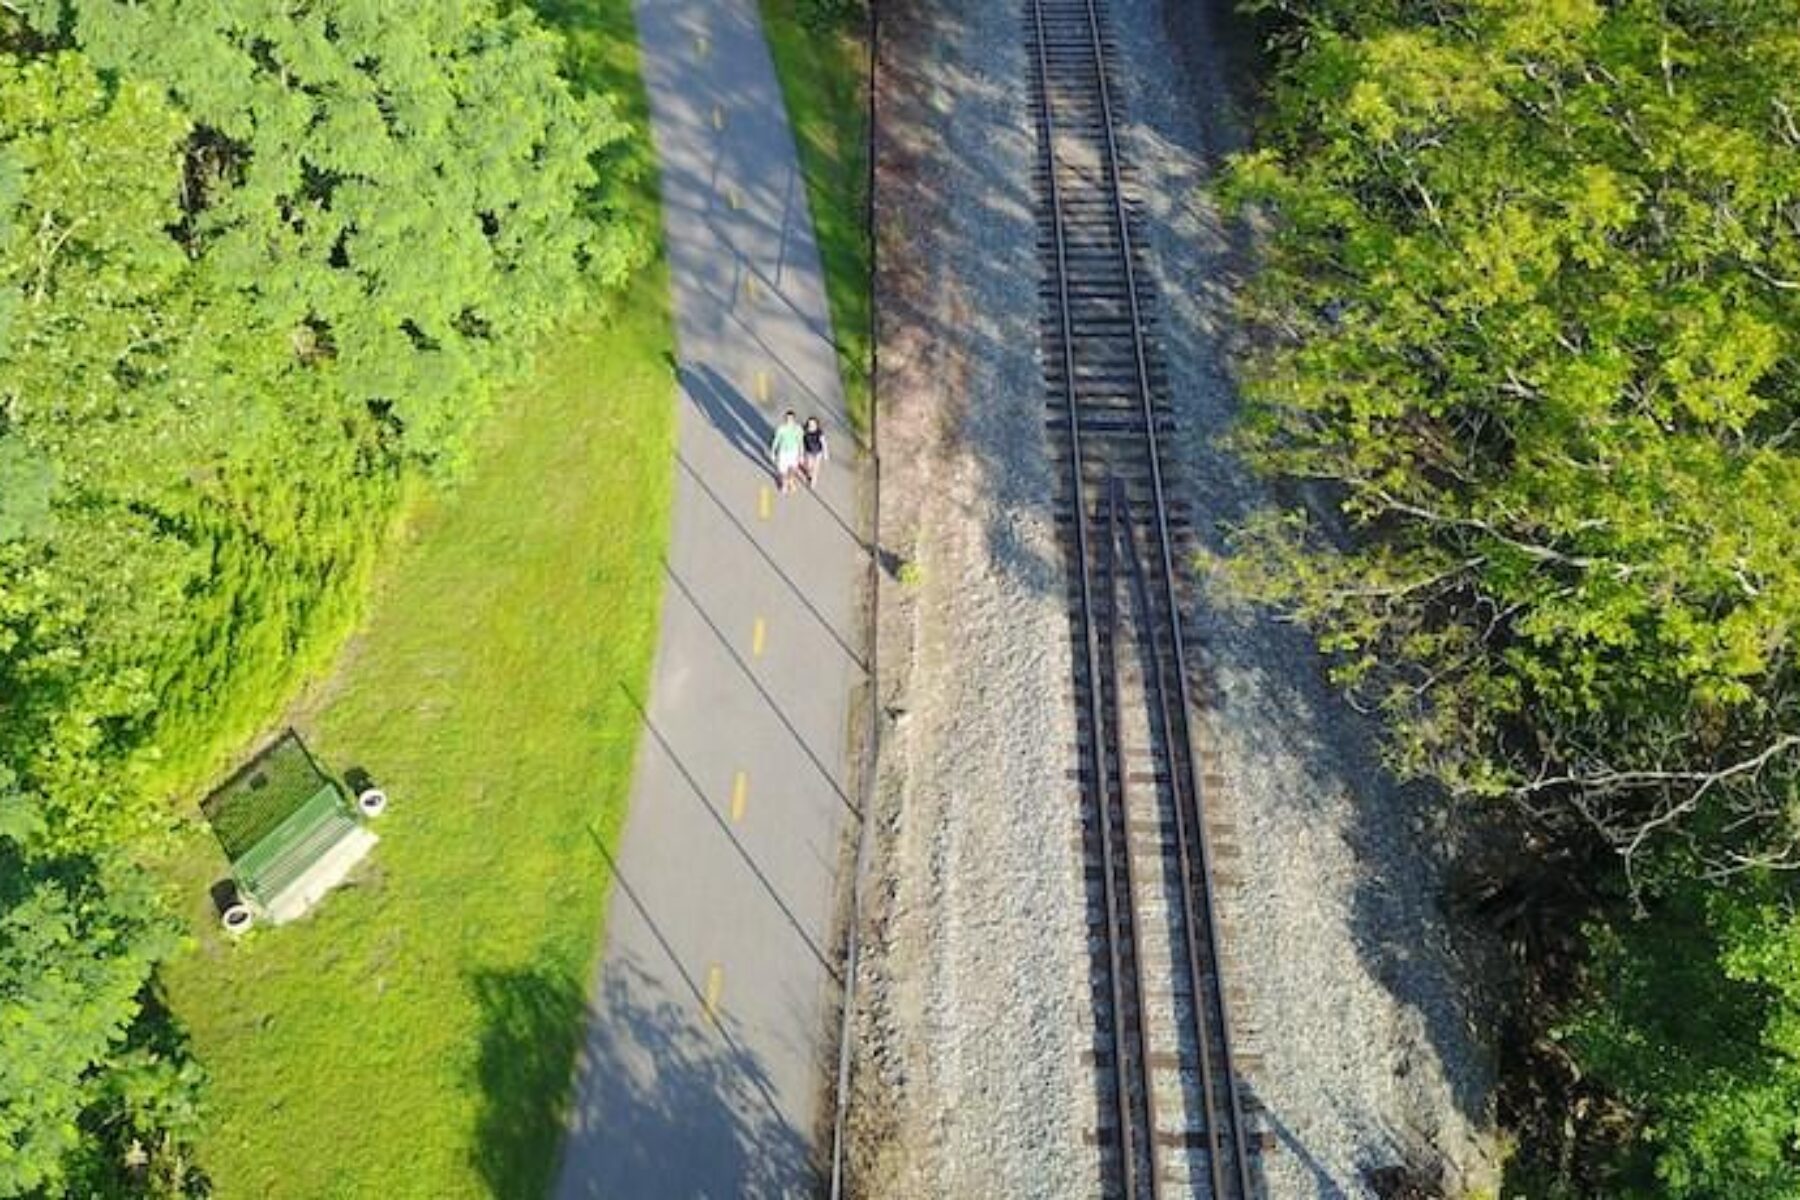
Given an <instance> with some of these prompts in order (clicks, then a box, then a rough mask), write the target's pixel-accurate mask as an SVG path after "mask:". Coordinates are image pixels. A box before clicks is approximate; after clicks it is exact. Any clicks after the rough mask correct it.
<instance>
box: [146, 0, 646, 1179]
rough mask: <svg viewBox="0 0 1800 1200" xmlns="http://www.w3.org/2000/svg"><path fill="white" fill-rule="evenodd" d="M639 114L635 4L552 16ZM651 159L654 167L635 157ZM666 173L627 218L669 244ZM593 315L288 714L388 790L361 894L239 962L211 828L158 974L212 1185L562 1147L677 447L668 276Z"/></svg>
mask: <svg viewBox="0 0 1800 1200" xmlns="http://www.w3.org/2000/svg"><path fill="white" fill-rule="evenodd" d="M538 7H539V11H540V12H542V13H543V14H544V15H545V17H546V19H547V20H548V21H549V22H550V23H552V24H556V25H559V26H562V27H563V28H565V30H566V31H567V32H569V33H570V35H571V41H572V46H573V53H572V56H571V57H572V62H573V63H574V64H575V65H576V67H577V68H578V69H579V70H580V71H581V73H582V74H583V75H584V76H585V77H586V78H587V79H588V80H589V81H590V83H592V84H594V85H597V86H607V87H610V88H613V89H614V90H618V91H619V92H621V94H622V95H623V96H624V99H625V108H626V111H627V113H628V114H629V115H631V116H632V117H633V118H634V120H636V121H638V122H639V124H640V125H641V124H642V115H643V112H644V106H643V97H642V94H641V91H640V90H639V89H638V83H637V74H636V49H635V43H634V42H633V40H632V36H631V29H630V14H629V7H628V4H627V2H626V0H604V3H602V4H592V3H590V4H582V5H577V4H574V3H567V4H555V3H545V4H541V5H539V6H538ZM633 153H634V154H635V155H636V159H635V165H636V167H637V168H638V169H639V170H641V169H642V168H643V167H644V166H645V165H646V164H647V162H648V154H649V151H648V149H647V148H640V149H638V150H636V151H634V152H633ZM653 185H654V180H653V179H652V180H648V181H645V180H642V179H640V181H639V183H638V185H637V186H634V187H632V188H629V189H627V194H626V196H625V197H624V202H625V203H627V204H629V205H631V206H632V207H633V208H634V209H635V210H636V211H635V216H636V217H637V218H638V219H640V220H641V221H643V222H644V226H645V228H647V229H649V230H655V229H656V221H655V209H654V204H655V201H654V193H653V191H652V188H653ZM612 308H613V313H612V315H611V316H610V317H603V316H599V315H594V316H589V317H586V318H583V319H581V320H580V321H578V322H576V323H575V324H574V325H573V326H572V327H571V328H570V329H568V330H567V332H566V334H565V335H564V336H563V337H562V338H560V339H558V340H556V341H555V342H554V343H552V344H551V346H550V347H549V348H548V349H547V350H546V351H545V353H544V354H543V356H542V357H541V359H540V361H539V362H538V364H537V366H536V368H535V370H534V372H533V373H532V375H531V376H530V377H529V378H528V379H526V380H525V381H524V382H522V383H521V384H520V385H519V386H518V388H517V389H516V391H515V394H514V395H512V396H511V397H510V398H509V400H508V402H507V403H505V404H503V405H501V406H500V407H499V408H498V409H497V411H496V413H495V415H494V416H493V417H491V418H490V419H489V420H488V422H487V424H486V425H485V427H484V428H483V430H482V431H481V434H480V435H479V437H478V439H477V442H476V448H475V453H474V454H473V455H472V456H471V466H470V469H469V471H468V473H467V474H466V476H465V477H463V478H462V479H461V480H460V481H459V482H458V484H457V486H456V487H455V489H454V490H453V491H451V492H449V493H427V494H422V495H419V496H417V497H415V499H414V501H413V502H412V504H411V506H410V508H409V509H408V512H407V517H406V520H405V521H404V522H403V524H402V526H401V532H400V533H399V534H398V535H397V537H396V541H395V543H394V544H393V545H392V546H390V548H389V551H388V555H387V560H386V562H385V563H384V566H383V569H382V571H381V573H380V576H379V579H378V582H377V585H376V590H375V594H374V595H373V597H372V599H371V602H370V609H369V617H368V619H367V620H366V621H365V623H364V625H363V627H362V628H361V630H360V631H359V633H358V634H357V636H356V637H355V639H354V640H353V641H352V642H351V644H350V645H349V646H348V647H347V648H346V650H345V651H344V653H343V654H342V655H341V657H340V661H339V662H338V663H337V665H336V667H335V668H334V671H333V673H332V674H331V675H330V676H329V677H328V678H327V679H326V680H325V681H324V682H323V683H322V684H321V685H320V686H318V687H317V688H315V689H314V690H313V691H312V692H311V693H310V694H309V695H308V696H306V697H304V698H302V700H301V701H300V702H299V704H298V705H297V706H296V708H295V709H294V710H293V711H292V712H290V714H289V717H290V719H291V720H292V722H293V724H295V725H296V726H297V727H298V728H299V729H300V731H301V733H302V734H303V736H304V737H305V738H306V739H307V742H308V744H309V746H310V747H311V748H312V750H313V751H314V753H315V754H316V755H317V757H318V759H319V761H320V762H321V764H322V765H324V766H325V767H326V768H327V769H329V770H332V771H334V772H336V773H338V774H340V775H341V774H342V773H343V772H345V771H347V770H349V769H351V768H354V767H360V768H362V769H364V770H366V771H367V772H368V773H369V775H370V776H371V777H372V778H373V779H374V781H375V782H376V783H377V784H379V785H380V786H381V787H383V788H384V789H385V790H386V791H387V793H388V795H389V797H390V801H391V805H390V808H389V810H388V815H387V816H386V817H384V818H383V819H382V820H381V822H380V823H379V825H378V826H376V829H377V832H379V833H380V835H381V839H382V840H381V844H380V845H379V846H377V847H376V849H375V852H374V855H373V856H372V858H371V859H370V860H369V861H368V862H367V863H366V864H365V866H364V868H363V870H362V872H361V874H360V875H359V877H358V879H357V880H356V882H355V883H354V885H353V886H350V887H348V888H345V889H343V890H341V891H339V892H338V893H336V894H334V895H333V896H331V897H330V898H329V899H328V900H327V901H326V902H325V903H324V904H323V905H322V906H321V907H320V908H319V909H318V910H317V911H316V912H315V913H314V914H313V915H312V916H310V917H308V918H307V919H306V920H304V921H302V922H299V923H296V924H294V925H290V926H286V927H283V928H280V929H264V930H257V931H255V932H253V933H252V934H251V935H250V936H249V937H248V938H246V939H245V940H244V941H243V942H241V943H237V944H233V943H230V942H229V941H228V940H227V939H225V938H224V937H223V936H222V935H221V934H220V933H218V932H217V931H216V918H215V916H214V914H213V910H212V908H211V904H210V901H209V900H208V899H207V898H206V895H205V892H206V886H207V884H208V883H210V882H211V881H212V880H214V879H216V878H218V877H219V876H221V875H222V874H223V870H224V861H223V859H222V857H221V855H220V853H219V850H218V847H217V844H216V843H214V842H213V841H212V840H211V839H210V837H208V836H206V835H204V834H202V833H199V832H196V833H195V835H194V836H193V837H192V838H190V839H189V842H188V844H187V845H186V847H185V849H184V852H183V855H182V856H181V857H180V859H179V860H178V861H177V863H175V864H174V865H173V866H172V867H171V875H172V879H171V882H172V884H173V885H174V886H176V887H178V888H179V889H180V894H181V895H182V896H183V898H184V902H186V903H188V904H189V905H190V911H191V913H192V917H193V921H194V926H195V930H196V942H197V944H196V947H195V949H194V950H193V951H192V952H191V953H188V954H186V955H184V956H182V957H181V958H180V959H178V960H177V961H175V962H173V963H171V964H169V965H168V967H167V969H166V970H165V971H164V973H163V976H162V982H163V985H164V986H165V988H166V991H167V993H168V998H169V1001H170V1003H171V1005H172V1007H173V1010H174V1012H175V1014H176V1017H177V1019H178V1020H179V1022H180V1023H181V1024H182V1025H183V1026H184V1027H185V1029H186V1031H187V1033H188V1035H189V1036H190V1038H191V1040H192V1047H193V1050H194V1051H195V1053H196V1055H197V1056H198V1058H199V1059H200V1061H201V1062H202V1063H203V1065H204V1066H205V1068H206V1070H207V1072H208V1074H209V1076H210V1080H211V1083H210V1087H209V1089H208V1097H207V1099H208V1104H209V1109H210V1113H211V1117H210V1119H209V1121H208V1124H207V1132H206V1134H205V1135H204V1137H203V1140H202V1142H201V1144H200V1146H199V1157H200V1160H201V1163H202V1165H203V1166H204V1168H205V1169H206V1170H207V1171H208V1173H209V1174H210V1175H211V1176H212V1178H213V1181H214V1183H215V1185H216V1188H217V1193H218V1194H219V1195H220V1196H221V1197H225V1198H227V1200H231V1198H235V1197H258V1198H261V1197H295V1198H305V1200H319V1198H326V1197H355V1198H358V1200H361V1198H364V1197H383V1198H387V1197H415V1196H416V1197H429V1198H431V1200H447V1198H451V1197H460V1196H486V1195H500V1196H517V1197H536V1196H539V1195H541V1194H542V1193H543V1192H544V1190H545V1189H546V1187H547V1185H548V1182H549V1177H550V1172H551V1171H552V1169H553V1167H554V1164H555V1157H556V1152H557V1146H558V1142H559V1138H560V1125H559V1112H560V1108H561V1106H562V1104H563V1103H564V1102H565V1098H566V1096H567V1093H568V1088H569V1084H570V1079H571V1072H572V1067H573V1064H574V1059H575V1052H576V1049H577V1046H578V1044H579V1038H580V1033H581V1027H582V1012H583V998H584V996H585V994H586V991H587V986H588V983H589V981H590V979H591V975H592V971H593V968H594V964H595V962H596V959H597V954H598V947H599V934H600V930H601V923H602V919H603V917H604V908H605V902H606V891H607V886H608V883H609V878H608V873H607V856H608V855H609V854H610V853H611V849H612V847H613V845H614V844H615V842H616V839H617V836H618V833H619V831H620V828H621V826H622V823H623V818H624V812H625V804H626V797H627V790H628V787H629V783H630V777H631V766H632V758H633V753H634V750H635V747H636V743H637V733H638V722H637V715H636V710H635V709H634V707H633V704H632V701H631V695H632V694H636V695H643V694H644V690H645V688H646V685H647V680H648V677H649V668H650V660H651V655H652V652H653V650H654V645H655V638H656V619H657V607H658V603H659V597H660V587H661V584H660V581H661V573H660V570H659V569H658V563H659V562H660V560H661V557H662V553H663V550H664V547H665V544H666V537H667V528H668V510H669V503H670V476H669V471H670V463H671V462H672V456H673V446H674V426H673V417H674V412H673V406H672V404H671V396H672V386H673V385H672V381H671V378H670V374H669V368H668V365H667V364H668V361H670V359H669V357H668V356H670V355H671V353H672V349H673V333H672V329H671V325H670V320H669V312H668V279H667V272H666V269H665V268H664V266H663V265H662V264H661V263H660V262H658V263H657V264H656V265H654V266H653V267H651V268H649V269H647V270H646V271H645V272H644V273H643V274H642V276H641V277H640V278H639V279H638V281H637V282H636V284H635V285H634V286H633V287H632V288H631V289H630V290H629V292H628V293H627V294H626V295H624V296H622V297H619V298H616V300H615V302H614V304H613V306H612Z"/></svg>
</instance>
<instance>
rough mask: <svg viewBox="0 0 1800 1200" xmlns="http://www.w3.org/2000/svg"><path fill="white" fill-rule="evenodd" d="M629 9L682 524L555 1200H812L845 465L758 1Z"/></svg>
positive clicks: (849, 591)
mask: <svg viewBox="0 0 1800 1200" xmlns="http://www.w3.org/2000/svg"><path fill="white" fill-rule="evenodd" d="M636 18H637V24H638V30H639V35H640V44H641V48H642V55H643V69H644V79H645V83H646V85H647V88H648V90H649V96H650V107H651V117H652V121H651V124H652V133H653V136H654V140H655V144H656V148H657V151H658V154H659V157H660V160H661V183H662V202H663V223H664V231H665V233H666V235H667V244H668V253H669V267H670V276H671V281H672V289H673V301H674V308H675V317H676V326H677V331H678V338H679V353H678V360H679V361H678V372H677V373H678V376H679V397H678V403H679V406H680V421H679V438H678V446H677V448H676V454H677V462H676V464H675V466H676V489H675V492H676V495H675V511H674V514H673V521H672V535H671V545H670V550H669V555H668V560H667V563H666V564H665V575H666V578H665V580H664V585H665V587H664V598H663V609H662V633H661V642H660V645H659V648H658V652H657V659H656V666H655V670H654V675H653V679H652V684H651V689H650V694H649V695H648V696H647V697H633V700H634V702H635V703H637V704H638V706H639V708H640V709H641V711H642V714H643V727H642V736H641V738H640V742H639V749H638V761H637V767H636V777H635V780H634V783H633V791H632V798H631V808H630V815H629V818H628V823H627V826H626V829H625V833H624V837H623V839H622V841H621V843H620V849H619V855H618V860H617V862H616V863H614V864H613V867H614V888H613V895H612V900H611V904H610V908H609V912H608V917H607V928H608V932H607V942H606V947H605V950H604V956H603V961H602V964H601V967H600V972H599V977H598V979H597V980H596V982H595V984H594V989H593V993H592V998H591V1005H592V1011H591V1014H590V1023H589V1029H588V1032H587V1035H586V1040H585V1043H584V1045H583V1047H582V1050H581V1054H580V1060H579V1068H578V1070H579V1078H578V1082H577V1087H576V1095H575V1100H574V1104H573V1109H572V1112H571V1114H570V1117H569V1132H568V1137H567V1140H566V1144H565V1148H564V1151H563V1158H562V1162H561V1164H560V1169H559V1174H558V1182H557V1186H556V1194H557V1196H559V1197H565V1198H574V1197H599V1196H609V1197H612V1196H650V1195H660V1196H674V1195H686V1196H692V1195H708V1196H738V1195H794V1194H802V1193H806V1192H809V1191H811V1190H812V1189H813V1186H814V1182H815V1168H814V1162H815V1161H816V1159H815V1154H816V1147H815V1146H814V1144H813V1134H814V1130H815V1128H816V1127H817V1123H818V1119H819V1104H820V1102H821V1098H822V1095H823V1090H824V1081H825V1078H826V1072H825V1071H824V1069H823V1067H822V1065H821V1064H823V1063H825V1062H827V1061H828V1060H829V1058H830V1055H829V1054H827V1053H826V1052H825V1048H826V1047H828V1046H830V1045H832V1044H833V1043H832V1041H831V1038H832V1036H833V1034H834V1032H835V1031H834V1029H833V1028H832V1027H831V1025H830V1018H831V1014H832V1013H833V1012H834V1003H833V1002H834V999H835V990H836V988H837V987H838V983H839V981H838V980H837V979H836V978H835V974H834V965H833V962H834V956H833V953H832V945H831V937H832V928H831V919H832V907H833V902H834V897H835V887H836V880H837V867H838V857H839V848H840V846H841V844H842V839H843V832H844V828H845V823H846V820H847V819H848V818H850V816H851V800H850V778H851V775H850V770H851V768H850V763H849V759H848V741H847V733H848V719H849V713H850V705H851V697H852V694H853V692H854V690H855V689H856V688H857V687H858V686H860V684H861V682H862V679H863V672H864V668H863V661H864V659H863V654H862V650H861V645H862V638H863V630H862V624H861V618H860V616H859V615H858V608H857V600H858V590H857V588H858V581H859V580H860V578H861V572H862V570H863V567H864V564H865V562H866V556H865V552H864V549H863V547H864V541H863V539H862V538H861V537H860V536H859V534H858V532H857V511H858V510H857V488H858V467H857V460H858V454H857V452H856V440H855V438H854V437H853V435H852V433H851V430H850V428H849V427H848V425H847V424H846V419H845V408H844V400H843V393H842V390H841V387H840V383H839V380H838V375H837V359H836V354H835V351H834V349H833V344H832V340H831V327H830V319H829V316H828V311H827V307H826V299H825V290H824V281H823V276H822V274H821V271H820V266H819V256H818V251H817V247H816V244H815V241H814V235H813V229H812V223H811V218H810V216H809V214H808V210H807V203H806V192H805V188H804V186H803V181H802V178H801V175H800V171H799V165H798V161H797V157H796V152H795V148H794V140H793V134H792V132H791V130H790V128H789V125H788V121H787V116H786V112H785V109H784V107H783V100H782V93H781V89H780V87H779V85H778V82H777V78H776V75H775V70H774V67H773V64H772V62H771V59H770V56H769V52H768V48H767V46H766V44H765V42H764V39H763V32H762V28H761V24H760V17H759V15H758V10H757V5H756V2H755V0H641V2H640V3H638V5H637V7H636ZM787 409H793V410H794V411H795V412H796V413H797V414H798V415H799V416H800V417H801V418H805V417H807V416H809V415H810V416H817V417H819V418H820V420H821V421H822V422H823V424H824V426H825V429H826V435H827V439H828V444H829V446H830V454H831V458H830V461H829V462H828V464H827V466H826V468H825V470H824V472H823V476H822V478H821V479H820V482H819V485H818V487H817V490H816V491H814V490H807V489H804V488H802V489H801V490H800V491H799V492H797V493H796V494H792V495H780V494H778V492H777V490H776V488H775V486H774V482H773V480H772V479H771V476H770V472H769V466H768V463H769V458H768V447H769V442H770V437H771V434H772V433H773V429H774V425H775V423H776V422H777V421H778V420H779V419H780V415H781V413H782V412H783V411H784V410H787ZM621 452H624V453H631V452H634V451H633V449H632V448H630V447H622V448H621Z"/></svg>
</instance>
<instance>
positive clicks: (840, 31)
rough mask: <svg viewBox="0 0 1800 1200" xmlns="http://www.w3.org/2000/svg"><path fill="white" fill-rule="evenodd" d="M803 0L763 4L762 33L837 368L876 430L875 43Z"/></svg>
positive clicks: (859, 21) (857, 418) (859, 420)
mask: <svg viewBox="0 0 1800 1200" xmlns="http://www.w3.org/2000/svg"><path fill="white" fill-rule="evenodd" d="M805 11H806V6H805V4H804V3H803V0H762V14H763V27H764V29H765V31H766V32H767V34H768V39H769V48H770V50H771V51H772V52H773V54H774V57H775V69H776V72H777V73H778V74H779V75H780V76H781V90H782V94H783V96H784V97H785V98H786V101H787V110H788V119H789V120H790V121H792V122H793V126H794V140H795V141H796V142H797V143H798V145H799V147H800V170H801V173H802V174H803V175H804V176H805V177H806V198H807V202H808V203H809V204H810V205H811V207H812V218H813V227H814V229H815V230H816V231H817V233H818V238H819V257H820V258H821V259H822V260H823V262H824V267H825V287H826V293H827V296H828V298H829V302H830V305H831V326H832V330H833V332H834V334H835V335H836V337H837V345H838V371H839V373H840V374H841V375H842V376H843V380H844V399H845V402H846V403H847V404H848V405H849V407H850V419H851V421H852V423H853V424H854V425H855V426H856V428H857V429H858V430H859V431H861V432H863V433H864V434H865V435H866V434H867V432H868V428H869V404H870V392H869V373H870V369H871V364H872V360H871V350H872V342H871V339H872V336H873V335H872V332H871V327H870V312H869V270H870V263H869V223H868V215H869V214H868V203H869V176H868V171H869V121H868V116H869V93H868V71H869V58H868V52H869V48H868V43H867V41H865V40H864V34H865V26H864V21H863V17H862V15H861V13H857V14H856V15H854V16H853V17H851V18H850V19H849V20H847V21H844V22H842V23H838V24H834V25H831V26H829V27H827V28H824V29H817V28H814V27H813V26H811V25H808V24H807V23H806V21H805V20H804V19H803V14H804V13H805Z"/></svg>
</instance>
